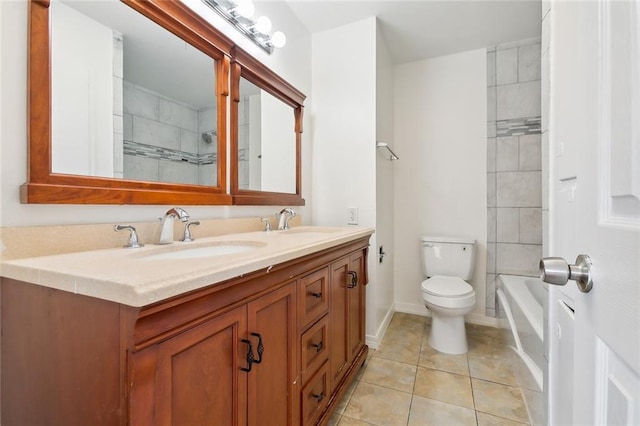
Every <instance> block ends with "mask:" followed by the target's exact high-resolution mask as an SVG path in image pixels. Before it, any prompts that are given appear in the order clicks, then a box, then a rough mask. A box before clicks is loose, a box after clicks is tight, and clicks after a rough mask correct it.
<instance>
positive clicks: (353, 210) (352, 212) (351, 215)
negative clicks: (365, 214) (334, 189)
mask: <svg viewBox="0 0 640 426" xmlns="http://www.w3.org/2000/svg"><path fill="white" fill-rule="evenodd" d="M357 224H358V208H357V207H347V225H357Z"/></svg>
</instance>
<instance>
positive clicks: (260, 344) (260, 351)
mask: <svg viewBox="0 0 640 426" xmlns="http://www.w3.org/2000/svg"><path fill="white" fill-rule="evenodd" d="M251 335H252V336H254V337H257V338H258V357H259V358H258V359H255V360H253V362H254V363H255V364H260V363H261V362H262V354H263V353H264V346H263V345H262V336H261V335H260V333H251Z"/></svg>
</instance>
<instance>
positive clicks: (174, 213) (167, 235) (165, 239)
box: [158, 207, 189, 244]
mask: <svg viewBox="0 0 640 426" xmlns="http://www.w3.org/2000/svg"><path fill="white" fill-rule="evenodd" d="M176 218H178V219H180V221H181V222H186V221H188V220H189V214H188V213H187V212H186V211H185V210H184V209H181V208H180V207H174V208H172V209H170V210H168V211H167V212H166V213H165V214H164V216H163V217H162V219H161V221H162V222H161V224H160V235H159V236H158V244H171V243H172V242H173V220H174V219H176Z"/></svg>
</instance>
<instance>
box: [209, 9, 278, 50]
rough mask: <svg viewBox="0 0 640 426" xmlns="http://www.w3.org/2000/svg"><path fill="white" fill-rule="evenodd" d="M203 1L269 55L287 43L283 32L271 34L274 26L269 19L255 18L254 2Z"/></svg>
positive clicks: (263, 17) (264, 17)
mask: <svg viewBox="0 0 640 426" xmlns="http://www.w3.org/2000/svg"><path fill="white" fill-rule="evenodd" d="M202 1H203V2H204V3H205V4H206V5H207V6H209V7H210V8H211V9H213V10H214V11H215V12H216V13H218V15H220V16H222V17H223V18H224V19H225V20H226V21H227V22H229V23H230V24H231V25H232V26H233V27H234V28H236V29H237V30H238V31H239V32H240V33H242V34H244V35H245V36H246V37H248V38H249V39H250V40H251V41H253V42H254V43H255V44H256V45H258V47H260V48H261V49H262V50H264V51H265V52H267V53H268V54H272V53H273V50H274V48H276V47H277V48H281V47H283V46H284V45H285V43H286V42H287V38H286V37H285V35H284V34H283V33H282V31H276V32H274V33H273V34H270V33H271V27H272V24H271V20H270V19H269V18H268V17H266V16H260V17H258V18H256V19H254V18H253V14H254V13H255V6H254V4H253V1H252V0H202Z"/></svg>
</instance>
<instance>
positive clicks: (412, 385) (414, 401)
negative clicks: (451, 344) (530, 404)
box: [329, 313, 529, 426]
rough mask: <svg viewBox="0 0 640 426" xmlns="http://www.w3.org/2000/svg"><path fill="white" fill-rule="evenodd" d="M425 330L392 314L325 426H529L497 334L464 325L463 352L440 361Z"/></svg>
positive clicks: (421, 322)
mask: <svg viewBox="0 0 640 426" xmlns="http://www.w3.org/2000/svg"><path fill="white" fill-rule="evenodd" d="M429 327H430V319H429V318H425V317H420V316H417V315H410V314H403V313H396V314H395V315H394V317H393V319H392V320H391V324H390V325H389V328H388V329H387V332H386V334H385V337H384V339H383V341H382V343H381V345H380V347H379V348H378V350H370V351H369V358H368V359H367V361H366V363H365V365H364V367H363V368H362V370H361V371H360V373H359V374H358V376H357V378H356V380H355V381H354V382H353V384H352V385H351V387H350V389H349V390H348V391H347V393H346V394H345V396H344V398H343V400H342V401H341V403H340V404H339V406H338V407H337V408H336V410H335V412H334V413H333V416H332V417H331V420H330V422H329V425H335V426H350V425H355V426H358V425H381V426H394V425H403V426H405V425H409V426H418V425H420V426H425V425H477V426H494V425H495V426H497V425H503V426H509V425H522V424H528V421H529V420H528V416H527V409H526V406H525V402H524V399H523V395H522V391H521V390H520V388H519V387H518V386H517V380H516V377H515V374H514V373H513V371H512V369H511V367H510V364H509V362H508V360H507V357H508V355H509V353H508V349H507V347H506V346H505V345H504V342H503V340H502V334H501V330H499V329H494V328H491V327H482V326H476V325H470V324H468V325H467V338H468V343H469V352H468V353H466V354H464V355H446V354H442V353H439V352H437V351H435V350H434V349H432V348H431V347H430V346H429V344H428V343H427V340H428V336H429Z"/></svg>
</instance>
